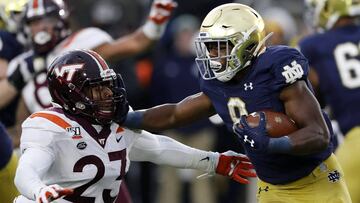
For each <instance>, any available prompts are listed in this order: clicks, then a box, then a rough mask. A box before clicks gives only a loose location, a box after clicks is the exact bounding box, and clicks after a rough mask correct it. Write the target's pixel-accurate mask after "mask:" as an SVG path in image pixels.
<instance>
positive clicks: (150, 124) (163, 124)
mask: <svg viewBox="0 0 360 203" xmlns="http://www.w3.org/2000/svg"><path fill="white" fill-rule="evenodd" d="M175 108H176V106H175V105H173V104H164V105H160V106H155V107H152V108H149V109H146V110H139V111H134V112H129V113H128V115H127V117H126V120H125V122H124V124H123V125H124V126H126V127H129V128H136V129H144V130H149V131H160V130H166V129H170V128H174V127H177V126H179V123H178V121H177V120H176V117H175V116H174V115H175Z"/></svg>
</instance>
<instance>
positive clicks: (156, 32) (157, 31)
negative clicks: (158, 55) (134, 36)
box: [143, 20, 166, 40]
mask: <svg viewBox="0 0 360 203" xmlns="http://www.w3.org/2000/svg"><path fill="white" fill-rule="evenodd" d="M165 25H166V23H163V24H161V25H157V24H156V23H155V22H153V21H152V20H147V21H146V23H145V25H144V26H143V32H144V34H145V35H146V37H148V38H149V39H151V40H157V39H160V37H161V36H162V35H163V34H164V32H165Z"/></svg>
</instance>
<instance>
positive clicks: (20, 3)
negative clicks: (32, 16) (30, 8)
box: [0, 0, 27, 33]
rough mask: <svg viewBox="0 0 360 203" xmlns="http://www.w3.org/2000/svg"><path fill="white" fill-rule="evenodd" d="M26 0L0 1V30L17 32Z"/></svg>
mask: <svg viewBox="0 0 360 203" xmlns="http://www.w3.org/2000/svg"><path fill="white" fill-rule="evenodd" d="M26 3H27V0H0V28H1V29H7V30H8V31H10V32H14V33H15V32H17V31H18V29H19V26H21V21H22V12H23V11H24V10H25V5H26Z"/></svg>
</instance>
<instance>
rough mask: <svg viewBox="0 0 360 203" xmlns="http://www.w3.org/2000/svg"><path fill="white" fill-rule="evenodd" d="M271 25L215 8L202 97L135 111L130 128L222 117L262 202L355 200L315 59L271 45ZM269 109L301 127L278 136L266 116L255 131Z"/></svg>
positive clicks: (237, 8) (207, 33)
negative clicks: (315, 81) (313, 70)
mask: <svg viewBox="0 0 360 203" xmlns="http://www.w3.org/2000/svg"><path fill="white" fill-rule="evenodd" d="M264 27H265V25H264V21H263V20H262V18H261V16H260V15H259V14H258V13H257V12H256V11H255V10H254V9H252V8H251V7H248V6H246V5H243V4H236V3H230V4H224V5H221V6H218V7H216V8H214V9H213V10H211V11H210V12H209V13H208V15H207V16H206V17H205V19H204V20H203V22H202V25H201V27H200V33H199V37H198V38H197V40H196V45H197V46H196V48H197V49H196V50H197V58H196V61H197V63H198V68H199V72H200V75H201V77H199V81H200V87H201V92H199V93H197V94H194V95H191V96H188V97H187V98H185V99H184V100H182V101H181V102H179V103H176V104H163V105H159V106H156V107H153V108H150V109H146V110H142V111H141V110H140V111H135V112H129V114H128V116H127V118H126V121H125V123H124V125H127V126H129V127H130V126H131V127H134V128H136V127H138V128H141V129H142V128H144V129H147V130H159V129H167V128H175V127H179V126H183V125H185V124H189V123H192V122H194V121H196V120H198V119H200V118H206V117H208V116H211V115H213V114H215V113H218V114H219V115H220V117H221V118H222V120H223V121H224V122H225V124H226V125H227V128H228V130H230V131H233V132H234V133H235V134H236V135H237V138H238V140H239V142H240V143H241V144H242V145H243V146H244V147H245V151H246V153H247V155H248V156H249V158H250V160H251V161H252V163H253V164H254V166H255V169H256V171H257V174H258V177H259V180H258V193H257V198H258V202H284V203H285V202H299V203H300V202H310V201H323V202H325V201H328V200H329V199H331V200H334V201H337V202H344V203H345V202H346V203H348V202H351V199H350V196H349V193H348V191H347V187H346V185H345V182H344V180H343V178H342V177H343V172H342V170H341V167H340V165H339V164H338V162H337V160H336V157H335V155H334V154H333V153H332V152H333V140H334V138H333V132H332V128H331V124H330V120H329V119H328V118H327V116H326V114H323V112H322V111H321V109H320V106H319V104H318V102H317V100H316V99H315V97H314V95H313V93H312V90H311V88H312V87H311V84H310V83H309V81H308V80H307V74H308V64H307V60H306V58H305V57H304V56H303V55H302V54H301V53H300V52H299V51H297V50H296V49H293V48H290V47H287V46H272V47H265V44H264V43H265V41H266V40H267V39H268V38H269V37H270V35H267V36H265V31H264ZM299 106H301V108H302V109H301V111H299ZM264 109H271V110H273V111H278V112H283V113H285V114H287V115H288V116H289V117H290V118H292V119H293V120H294V121H295V123H296V124H297V126H298V128H299V129H298V130H297V131H295V132H293V133H290V134H288V135H286V136H283V137H280V138H270V137H269V135H268V134H267V132H266V128H265V125H266V118H265V115H264V114H262V115H261V116H260V122H259V125H258V126H257V127H254V128H252V127H250V126H248V124H247V122H246V121H245V115H248V113H251V112H255V111H261V110H264ZM239 122H240V123H239ZM240 124H241V125H240ZM314 199H316V200H314Z"/></svg>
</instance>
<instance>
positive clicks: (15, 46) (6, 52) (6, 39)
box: [0, 30, 24, 127]
mask: <svg viewBox="0 0 360 203" xmlns="http://www.w3.org/2000/svg"><path fill="white" fill-rule="evenodd" d="M23 50H24V48H23V46H22V44H21V43H20V42H19V41H18V40H17V39H16V34H14V33H10V32H7V31H3V30H0V58H1V59H4V60H7V61H8V62H10V61H11V60H12V59H13V58H15V56H17V55H19V54H20V53H22V52H23ZM18 99H19V96H18V97H16V98H15V99H14V100H13V101H12V102H11V103H10V104H9V105H8V106H6V107H4V108H3V109H1V110H0V121H1V122H3V123H4V125H5V126H6V127H10V126H12V125H14V124H15V115H16V113H15V112H16V107H17V103H18Z"/></svg>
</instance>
